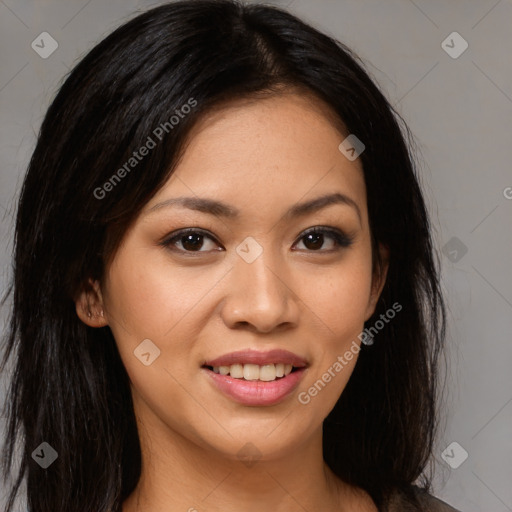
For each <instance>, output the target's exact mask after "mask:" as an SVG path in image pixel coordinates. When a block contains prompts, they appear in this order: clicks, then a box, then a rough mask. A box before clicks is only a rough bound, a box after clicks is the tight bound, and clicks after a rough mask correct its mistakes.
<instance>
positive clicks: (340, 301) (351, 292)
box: [305, 254, 371, 341]
mask: <svg viewBox="0 0 512 512" xmlns="http://www.w3.org/2000/svg"><path fill="white" fill-rule="evenodd" d="M308 283H309V284H308V288H309V289H310V290H312V291H311V292H310V293H308V294H307V295H305V296H307V297H308V299H307V304H308V305H309V306H310V308H311V309H312V310H313V311H314V312H315V313H316V314H317V315H318V316H319V317H320V318H321V320H322V322H323V323H324V324H325V325H326V326H327V327H328V328H329V329H330V331H331V334H332V336H333V337H334V339H336V340H338V341H340V340H343V339H345V338H346V337H347V336H349V335H352V334H354V332H355V331H358V332H357V334H358V333H359V330H360V329H362V326H363V324H364V318H365V313H366V311H367V307H368V303H369V300H370V291H371V259H369V258H367V257H366V256H365V255H364V254H358V255H356V254H354V255H353V257H351V258H350V261H348V260H347V261H346V262H344V264H341V265H339V267H337V268H336V269H333V270H332V272H329V273H324V272H320V273H317V274H316V275H315V274H312V275H310V276H309V278H308ZM327 332H329V331H327Z"/></svg>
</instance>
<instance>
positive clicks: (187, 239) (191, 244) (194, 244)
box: [181, 235, 203, 251]
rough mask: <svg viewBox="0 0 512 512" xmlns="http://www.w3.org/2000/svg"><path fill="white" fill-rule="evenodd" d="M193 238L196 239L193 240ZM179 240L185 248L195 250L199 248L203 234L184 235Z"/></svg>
mask: <svg viewBox="0 0 512 512" xmlns="http://www.w3.org/2000/svg"><path fill="white" fill-rule="evenodd" d="M194 238H195V239H196V240H195V241H194ZM181 240H182V242H181V244H182V245H183V247H184V248H185V249H187V250H191V251H195V250H197V249H200V248H201V246H202V244H203V235H185V236H184V237H182V239H181ZM183 240H184V241H183ZM187 245H188V247H187Z"/></svg>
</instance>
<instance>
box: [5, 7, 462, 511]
mask: <svg viewBox="0 0 512 512" xmlns="http://www.w3.org/2000/svg"><path fill="white" fill-rule="evenodd" d="M397 119H399V118H398V116H397V115H396V114H395V113H394V111H393V109H392V107H391V106H390V105H389V103H388V102H387V100H386V99H385V97H384V96H383V95H382V93H381V92H380V91H379V90H378V88H377V87H376V85H375V84H374V83H373V82H372V80H371V79H370V78H369V76H368V75H367V74H366V72H365V71H364V70H363V68H362V66H361V65H360V64H359V63H358V62H357V58H356V57H355V56H354V55H352V54H351V52H350V50H349V49H347V48H346V47H345V46H343V45H342V44H340V43H337V42H335V41H334V40H332V39H331V38H329V37H327V36H326V35H323V34H322V33H320V32H318V31H317V30H315V29H313V28H312V27H310V26H308V25H306V24H304V23H303V22H301V21H300V20H298V19H297V18H295V17H293V16H292V15H290V14H289V13H286V12H284V11H281V10H278V9H275V8H271V7H265V6H261V5H248V6H243V5H241V4H239V3H235V2H231V1H227V0H222V1H209V0H199V1H194V2H190V1H183V2H176V3H172V4H169V5H163V6H160V7H158V8H155V9H153V10H151V11H149V12H147V13H145V14H142V15H140V16H138V17H137V18H135V19H133V20H132V21H130V22H129V23H127V24H125V25H123V26H122V27H120V28H119V29H117V30H116V31H115V32H114V33H113V34H111V35H110V36H109V37H107V38H106V39H105V40H104V41H102V42H100V43H99V44H98V45H97V46H96V47H95V48H94V49H93V50H92V51H91V52H90V53H89V54H88V55H87V56H86V57H85V58H84V59H83V60H82V61H81V62H80V63H79V64H78V65H77V66H76V68H75V69H74V70H73V71H72V73H71V74H70V76H69V77H68V78H67V80H66V81H65V83H64V84H63V86H62V87H61V89H60V91H59V93H58V95H57V96H56V98H55V100H54V101H53V103H52V105H51V107H50V108H49V110H48V113H47V115H46V117H45V120H44V122H43V125H42V128H41V132H40V135H39V140H38V143H37V147H36V149H35V151H34V154H33V157H32V160H31V162H30V166H29V170H28V173H27V176H26V179H25V182H24V186H23V190H22V194H21V199H20V204H19V211H18V217H17V225H16V248H15V274H14V282H13V312H12V320H11V325H10V332H9V338H8V340H7V349H6V351H5V358H4V359H5V362H6V361H8V360H9V358H11V357H12V358H14V364H15V373H14V378H13V381H12V386H11V388H10V394H9V400H10V401H9V404H10V408H9V418H8V419H9V423H8V427H9V428H8V438H7V443H6V446H5V458H4V469H5V470H6V471H10V470H11V467H12V463H13V453H14V446H15V443H16V442H17V441H18V440H19V441H21V442H22V446H23V457H22V461H21V471H20V473H19V475H18V478H17V480H16V481H15V485H13V488H12V494H11V500H10V503H9V506H8V507H7V510H6V512H11V510H12V506H11V505H12V503H13V500H14V498H15V495H16V493H17V491H18V488H19V485H20V483H21V481H22V479H23V476H24V474H25V473H26V477H27V498H28V506H29V510H31V511H32V512H47V511H48V512H49V511H52V512H55V511H56V510H57V511H71V510H72V511H77V512H78V511H84V512H85V511H92V510H94V511H105V512H106V511H122V512H135V511H148V510H151V511H152V512H164V511H166V512H167V511H173V512H174V511H178V510H180V511H181V510H188V511H194V510H197V511H202V510H209V511H220V510H223V511H232V510H244V511H249V512H252V511H260V510H267V509H268V510H274V511H277V512H284V511H286V512H288V511H295V510H317V509H320V510H326V511H353V510H358V511H376V510H382V511H384V510H385V511H399V510H400V511H401V510H414V511H417V510H429V511H431V510H454V509H451V507H449V506H448V505H446V504H443V503H442V502H440V501H439V500H436V499H435V498H433V497H432V496H431V495H430V494H429V492H428V491H429V479H428V477H427V474H426V468H427V463H428V461H429V458H430V456H431V454H432V447H433V441H434V435H435V426H436V423H437V419H436V395H437V390H438V386H437V384H436V382H437V362H438V357H439V353H440V350H441V348H442V345H443V339H444V326H445V314H444V304H443V299H442V296H441V293H440V286H439V277H438V268H437V266H436V263H435V259H434V254H433V248H432V241H431V235H430V226H429V220H428V215H427V211H426V207H425V203H424V200H423V197H422V194H421V190H420V187H419V185H418V181H417V178H416V174H415V168H414V161H413V158H412V155H411V154H410V150H409V145H408V144H407V142H406V139H405V138H404V133H408V132H407V128H406V126H405V124H404V125H403V127H404V130H405V131H404V133H402V131H401V129H400V124H399V122H398V121H397ZM407 140H410V139H409V138H407ZM5 362H4V365H5Z"/></svg>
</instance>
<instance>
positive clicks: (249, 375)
mask: <svg viewBox="0 0 512 512" xmlns="http://www.w3.org/2000/svg"><path fill="white" fill-rule="evenodd" d="M292 368H293V366H292V365H291V364H283V363H277V364H265V365H263V366H259V365H257V364H251V363H248V364H232V365H231V366H214V367H213V371H214V372H215V373H220V375H230V376H231V377H233V378H235V379H245V380H261V381H263V382H271V381H273V380H276V378H279V377H286V376H287V375H289V374H290V373H291V371H292Z"/></svg>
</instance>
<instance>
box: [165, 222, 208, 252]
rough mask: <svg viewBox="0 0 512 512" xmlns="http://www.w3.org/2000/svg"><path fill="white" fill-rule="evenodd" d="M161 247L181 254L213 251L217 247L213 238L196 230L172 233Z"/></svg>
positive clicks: (190, 229)
mask: <svg viewBox="0 0 512 512" xmlns="http://www.w3.org/2000/svg"><path fill="white" fill-rule="evenodd" d="M205 240H206V241H208V240H209V241H210V243H205ZM212 242H213V243H212ZM161 245H163V246H165V247H168V248H169V249H171V250H177V251H179V252H183V253H187V252H188V253H191V252H209V251H211V250H215V247H218V244H217V243H215V242H214V239H213V237H211V236H210V235H209V234H207V233H206V232H205V231H203V230H201V229H197V228H188V229H182V230H181V231H178V232H177V233H173V235H172V236H171V237H170V238H166V239H165V240H164V241H163V242H162V243H161ZM204 247H206V249H205V250H201V249H203V248H204Z"/></svg>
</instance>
